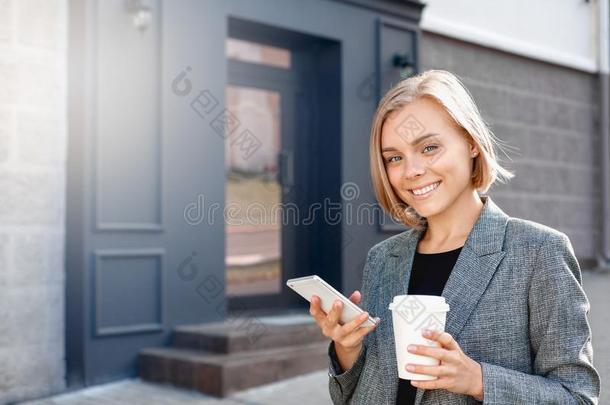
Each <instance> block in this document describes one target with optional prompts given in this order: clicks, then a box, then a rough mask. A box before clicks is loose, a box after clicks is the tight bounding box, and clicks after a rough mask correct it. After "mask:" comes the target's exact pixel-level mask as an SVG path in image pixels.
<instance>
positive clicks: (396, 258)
mask: <svg viewBox="0 0 610 405" xmlns="http://www.w3.org/2000/svg"><path fill="white" fill-rule="evenodd" d="M481 200H482V201H483V203H484V206H483V209H482V210H481V213H480V215H479V218H478V219H477V221H476V222H475V224H474V226H473V228H472V230H471V231H470V234H469V235H468V238H467V239H466V242H465V244H464V247H463V248H462V250H461V252H460V255H459V257H458V259H457V261H456V263H455V266H454V268H453V270H452V272H451V275H450V276H449V279H448V280H447V284H445V288H444V290H443V293H442V296H443V297H445V299H446V301H447V303H448V304H449V307H450V311H449V313H448V314H447V320H446V324H445V331H447V332H448V333H449V334H450V335H451V336H453V338H454V339H456V340H458V338H459V335H460V332H461V331H462V329H463V327H464V325H465V324H466V322H467V320H468V318H469V317H470V314H471V313H472V311H473V310H474V308H475V306H476V304H477V302H478V301H479V298H480V297H481V295H482V294H483V293H484V292H485V289H486V288H487V285H488V284H489V282H490V281H491V278H492V277H493V274H494V272H495V271H496V269H497V267H498V265H499V264H500V261H501V260H502V258H503V257H504V255H505V252H503V251H502V246H503V243H504V233H505V230H506V223H507V221H508V215H506V214H505V213H504V212H503V211H502V210H501V209H500V208H499V207H498V206H497V205H496V204H495V203H494V202H493V201H492V200H491V198H489V196H482V197H481ZM424 233H425V230H421V231H418V230H415V229H411V230H410V231H408V232H405V233H404V236H403V237H402V238H400V239H398V241H397V243H396V244H395V245H394V247H393V248H392V249H391V251H390V256H389V258H388V260H387V262H386V265H385V266H384V269H383V271H382V272H381V280H380V285H379V288H380V291H379V296H380V300H381V307H380V308H378V310H379V312H380V315H377V316H379V317H380V318H381V323H380V324H379V328H378V330H377V339H378V342H377V343H378V347H379V350H380V353H379V358H380V367H381V370H380V371H381V373H383V377H384V379H385V381H387V382H388V384H389V387H390V389H389V390H388V391H387V398H386V402H387V403H389V404H394V403H395V401H396V392H397V390H398V367H397V365H396V348H395V345H394V331H393V328H392V313H391V311H390V310H389V309H388V306H389V304H390V302H392V299H393V298H394V296H395V295H404V294H407V293H408V286H409V279H410V277H411V267H412V266H413V258H414V256H415V252H416V250H417V244H418V243H419V241H420V239H421V238H422V237H423V235H424ZM405 350H406V348H405ZM424 393H425V390H423V389H417V396H416V399H415V405H418V404H419V403H420V401H421V400H422V397H423V395H424Z"/></svg>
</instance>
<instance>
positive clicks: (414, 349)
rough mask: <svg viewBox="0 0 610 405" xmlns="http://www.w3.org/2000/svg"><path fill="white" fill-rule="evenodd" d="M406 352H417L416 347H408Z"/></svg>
mask: <svg viewBox="0 0 610 405" xmlns="http://www.w3.org/2000/svg"><path fill="white" fill-rule="evenodd" d="M407 350H408V351H410V352H415V351H417V346H413V345H409V347H407Z"/></svg>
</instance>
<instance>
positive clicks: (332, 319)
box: [326, 300, 343, 329]
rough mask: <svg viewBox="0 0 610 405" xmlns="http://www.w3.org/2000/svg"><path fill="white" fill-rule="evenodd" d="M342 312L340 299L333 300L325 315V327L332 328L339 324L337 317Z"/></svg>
mask: <svg viewBox="0 0 610 405" xmlns="http://www.w3.org/2000/svg"><path fill="white" fill-rule="evenodd" d="M342 313H343V303H342V302H341V300H335V302H334V303H333V307H332V309H331V310H330V312H329V313H328V315H327V316H326V327H328V328H330V329H332V328H335V327H336V326H337V325H338V324H339V318H340V317H341V314H342Z"/></svg>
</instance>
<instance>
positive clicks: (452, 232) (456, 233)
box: [422, 190, 483, 245]
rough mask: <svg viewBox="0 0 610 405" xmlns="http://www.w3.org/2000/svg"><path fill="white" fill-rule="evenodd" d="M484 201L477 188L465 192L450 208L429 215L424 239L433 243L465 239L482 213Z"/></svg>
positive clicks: (439, 243)
mask: <svg viewBox="0 0 610 405" xmlns="http://www.w3.org/2000/svg"><path fill="white" fill-rule="evenodd" d="M482 209H483V202H482V201H481V198H480V197H479V195H478V193H477V191H476V190H468V191H466V192H464V193H463V194H462V195H461V196H460V197H459V198H458V199H457V200H456V201H455V202H454V203H453V204H452V205H451V206H450V207H449V208H447V209H446V210H444V211H443V212H441V213H439V214H437V215H434V216H431V217H428V218H427V221H428V227H427V229H426V233H425V235H424V236H423V238H422V240H424V241H426V242H427V243H430V244H433V245H443V244H446V243H450V242H451V241H456V240H460V241H465V240H466V238H468V235H469V234H470V231H471V230H472V227H473V226H474V224H475V222H477V219H478V218H479V215H480V214H481V210H482Z"/></svg>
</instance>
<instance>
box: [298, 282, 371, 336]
mask: <svg viewBox="0 0 610 405" xmlns="http://www.w3.org/2000/svg"><path fill="white" fill-rule="evenodd" d="M286 285H287V286H288V287H290V288H292V289H293V290H294V291H296V292H297V293H298V294H299V295H300V296H301V297H303V298H305V299H306V300H307V301H309V302H311V296H312V295H317V296H318V297H320V306H321V307H322V309H323V310H324V312H326V313H329V312H330V311H331V309H332V307H333V304H334V302H335V300H338V299H339V300H341V301H343V313H342V314H341V319H340V322H339V323H340V324H341V325H345V324H346V323H348V322H350V321H351V320H353V319H354V318H356V317H357V316H358V315H360V314H362V313H364V310H362V309H361V308H360V307H359V306H358V305H356V304H354V303H353V302H351V301H350V300H349V298H347V297H346V296H345V295H343V294H341V293H340V292H339V291H337V290H335V289H334V288H333V287H332V286H331V285H330V284H328V283H327V282H326V281H324V280H322V278H321V277H318V276H316V275H313V276H306V277H299V278H292V279H290V280H288V281H286ZM365 326H375V318H373V317H371V314H369V318H368V319H367V320H366V321H364V322H363V323H361V324H360V325H359V327H365Z"/></svg>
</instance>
